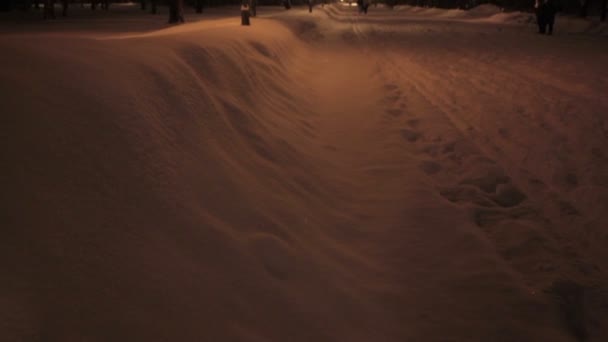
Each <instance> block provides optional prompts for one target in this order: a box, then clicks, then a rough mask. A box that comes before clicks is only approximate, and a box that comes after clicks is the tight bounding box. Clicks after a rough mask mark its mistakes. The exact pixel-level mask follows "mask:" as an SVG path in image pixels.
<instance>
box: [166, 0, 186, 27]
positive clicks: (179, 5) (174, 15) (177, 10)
mask: <svg viewBox="0 0 608 342" xmlns="http://www.w3.org/2000/svg"><path fill="white" fill-rule="evenodd" d="M183 22H184V1H183V0H169V24H176V23H183Z"/></svg>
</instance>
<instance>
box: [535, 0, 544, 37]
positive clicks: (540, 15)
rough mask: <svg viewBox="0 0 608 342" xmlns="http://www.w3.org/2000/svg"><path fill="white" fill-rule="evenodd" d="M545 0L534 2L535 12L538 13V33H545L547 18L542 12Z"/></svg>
mask: <svg viewBox="0 0 608 342" xmlns="http://www.w3.org/2000/svg"><path fill="white" fill-rule="evenodd" d="M542 7H543V0H536V2H535V3H534V13H535V14H536V24H537V25H538V33H545V29H546V28H545V18H544V16H543V12H542Z"/></svg>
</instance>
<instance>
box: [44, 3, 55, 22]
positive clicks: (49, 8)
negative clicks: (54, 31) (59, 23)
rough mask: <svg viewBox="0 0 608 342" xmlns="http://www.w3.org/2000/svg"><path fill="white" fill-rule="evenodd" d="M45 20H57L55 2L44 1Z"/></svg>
mask: <svg viewBox="0 0 608 342" xmlns="http://www.w3.org/2000/svg"><path fill="white" fill-rule="evenodd" d="M42 17H43V18H44V19H55V0H44V12H43V14H42Z"/></svg>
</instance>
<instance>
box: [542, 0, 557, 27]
mask: <svg viewBox="0 0 608 342" xmlns="http://www.w3.org/2000/svg"><path fill="white" fill-rule="evenodd" d="M541 12H542V16H543V25H544V26H546V27H548V29H547V30H546V32H547V34H553V24H555V14H557V5H556V4H555V0H544V2H543V5H542V6H541ZM544 32H545V29H544V27H543V30H542V33H544Z"/></svg>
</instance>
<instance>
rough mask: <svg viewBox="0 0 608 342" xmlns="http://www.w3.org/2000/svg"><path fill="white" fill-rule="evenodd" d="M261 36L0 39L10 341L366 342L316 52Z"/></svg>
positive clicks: (285, 33)
mask: <svg viewBox="0 0 608 342" xmlns="http://www.w3.org/2000/svg"><path fill="white" fill-rule="evenodd" d="M195 25H196V24H195ZM255 25H256V27H257V29H256V30H255V31H253V30H250V31H247V30H245V29H243V28H241V27H239V26H235V27H233V28H229V29H226V31H223V32H221V33H220V32H214V33H213V34H209V35H206V34H204V33H201V32H200V31H198V30H196V29H193V28H189V27H188V26H184V29H183V30H181V31H180V32H179V34H175V35H166V34H159V35H155V34H149V35H145V37H131V38H130V39H118V40H116V39H104V40H87V39H71V40H70V41H69V42H68V41H63V40H61V39H59V38H57V39H49V38H44V39H37V38H35V37H31V38H28V39H23V40H20V41H16V40H4V41H2V44H3V47H4V46H6V47H10V49H11V51H12V55H11V56H7V55H6V54H3V56H2V57H0V58H1V60H2V62H3V63H7V65H8V64H10V65H12V66H13V67H12V68H10V69H2V71H0V79H1V80H2V81H1V83H0V88H1V89H2V101H3V110H2V111H3V115H5V116H4V119H3V121H4V125H3V130H4V132H5V134H3V138H2V140H3V144H2V145H3V159H4V158H6V159H5V161H6V163H3V169H4V170H3V171H4V172H3V174H4V175H5V176H6V178H3V179H4V180H8V182H3V195H2V196H3V198H2V204H3V206H4V208H3V210H7V211H6V212H8V213H10V216H9V217H6V216H5V217H4V218H3V221H4V220H6V219H8V221H4V222H3V227H4V228H5V230H4V233H3V238H2V243H1V244H2V248H0V250H1V252H0V253H1V254H2V269H3V271H2V284H1V285H0V290H1V297H2V298H3V299H6V301H3V302H2V303H3V305H2V309H0V317H1V321H2V322H3V324H4V323H6V322H8V327H7V328H6V329H8V330H5V328H4V327H3V328H2V336H3V337H2V339H3V340H20V341H23V340H36V339H38V338H42V339H44V340H57V341H60V340H62V341H68V340H82V339H90V340H147V341H155V340H156V341H158V340H176V341H177V340H179V341H194V340H209V341H226V340H239V341H243V340H252V341H253V340H258V339H259V338H262V337H264V339H271V340H274V341H280V340H291V341H311V340H317V341H323V340H337V339H338V338H337V336H341V337H342V336H345V337H346V339H347V340H351V341H356V340H363V339H367V338H363V337H361V331H360V329H359V330H358V331H357V330H356V329H353V328H352V323H353V322H357V325H359V324H361V325H363V326H366V325H368V324H369V323H366V319H367V318H371V316H373V312H372V311H373V310H369V309H361V310H358V311H355V313H353V312H352V311H351V309H350V306H351V305H355V306H360V307H372V306H373V304H372V303H368V302H365V301H363V302H360V301H357V300H356V298H357V297H358V294H359V293H361V292H362V291H369V290H367V289H366V286H367V285H365V286H359V285H355V286H353V287H349V288H344V286H343V284H348V283H350V282H351V279H352V278H353V277H356V276H355V274H356V273H357V272H361V270H362V269H365V268H366V267H368V266H365V265H367V263H368V262H367V261H366V260H364V259H363V260H358V257H355V256H354V254H353V252H352V250H350V249H349V248H348V247H346V246H344V245H342V244H341V243H338V242H336V240H335V235H340V234H343V232H342V231H343V230H344V229H343V228H341V227H345V226H348V222H349V220H350V219H349V218H348V217H342V216H341V215H339V212H340V211H339V210H338V209H337V208H336V204H335V203H334V202H335V200H334V198H336V196H339V193H336V191H335V189H333V186H334V185H332V184H336V181H333V180H332V181H331V182H330V181H328V180H327V179H323V178H322V177H321V176H320V175H319V172H318V168H320V167H322V165H323V161H322V160H318V159H317V160H315V163H314V164H313V163H312V160H311V157H310V154H314V153H315V151H316V150H321V149H322V147H321V146H316V143H315V140H314V137H315V131H314V129H313V127H312V126H311V125H310V120H311V118H313V117H314V116H315V115H316V114H315V113H314V112H313V111H312V110H311V101H310V100H308V99H307V98H306V96H302V94H305V93H306V92H307V91H310V90H309V89H306V88H305V87H304V86H302V85H300V84H299V82H298V80H297V78H296V76H297V75H298V72H305V71H306V70H307V66H306V65H305V64H304V63H303V60H304V59H305V58H306V56H307V54H308V52H307V50H305V49H304V48H303V47H302V46H301V45H300V44H301V43H299V41H298V40H297V39H295V38H294V36H293V35H292V34H291V32H290V31H289V30H288V29H286V28H284V27H283V26H282V25H279V24H276V23H273V22H270V21H265V20H262V19H259V20H256V22H255ZM172 31H174V30H172ZM68 43H69V46H70V48H69V50H68V49H65V48H64V46H67V44H68ZM43 56H44V57H43ZM9 60H10V63H9ZM289 70H292V71H291V72H288V71H289ZM294 70H295V71H294ZM298 70H299V71H298ZM22 94H28V95H27V98H29V100H28V99H27V98H25V99H24V98H23V97H22V96H21V95H22ZM330 193H331V194H332V196H329V194H330ZM355 265H358V266H356V267H354V266H355ZM319 280H322V281H319ZM370 286H372V285H370ZM335 308H341V309H339V310H338V311H336V310H335ZM340 310H342V311H340ZM356 312H362V314H358V313H356ZM329 315H331V316H332V318H331V319H332V325H334V326H333V327H332V329H325V328H324V324H326V323H325V321H326V320H327V319H328V317H329ZM334 315H335V317H333V316H334ZM317 316H318V317H319V318H311V317H317ZM355 332H356V333H355ZM365 334H367V333H365V332H364V333H363V335H365ZM370 334H371V333H370ZM368 337H369V335H368Z"/></svg>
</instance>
